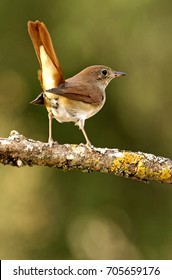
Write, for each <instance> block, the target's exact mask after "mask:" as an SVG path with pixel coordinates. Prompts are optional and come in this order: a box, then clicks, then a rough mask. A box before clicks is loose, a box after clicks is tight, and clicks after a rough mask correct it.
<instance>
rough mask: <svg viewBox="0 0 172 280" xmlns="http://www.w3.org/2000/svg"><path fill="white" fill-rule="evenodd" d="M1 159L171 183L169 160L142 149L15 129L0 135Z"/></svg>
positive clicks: (24, 163)
mask: <svg viewBox="0 0 172 280" xmlns="http://www.w3.org/2000/svg"><path fill="white" fill-rule="evenodd" d="M0 163H2V164H4V165H7V164H8V165H11V166H17V167H22V166H25V165H28V166H33V165H39V166H49V167H56V168H60V169H63V170H74V169H75V170H81V171H83V172H92V171H97V172H102V173H113V174H115V175H118V176H124V177H126V178H132V179H138V180H143V181H149V180H155V181H158V182H164V183H170V184H171V183H172V161H171V160H170V159H167V158H163V157H159V156H155V155H152V154H147V153H141V152H136V153H135V152H130V151H124V150H118V149H107V148H93V149H92V150H90V149H88V148H87V147H86V146H85V145H83V144H80V145H72V144H65V145H58V144H54V145H53V147H52V148H50V147H49V145H48V144H47V143H42V142H39V141H35V140H31V139H27V138H26V137H24V136H23V135H20V134H19V133H18V132H16V131H12V132H11V133H10V136H9V137H8V138H0Z"/></svg>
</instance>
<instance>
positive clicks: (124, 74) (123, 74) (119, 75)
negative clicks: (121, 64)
mask: <svg viewBox="0 0 172 280" xmlns="http://www.w3.org/2000/svg"><path fill="white" fill-rule="evenodd" d="M126 75H127V74H126V73H124V72H117V71H113V76H114V78H117V77H121V76H126Z"/></svg>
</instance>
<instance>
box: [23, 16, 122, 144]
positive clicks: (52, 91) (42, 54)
mask: <svg viewBox="0 0 172 280" xmlns="http://www.w3.org/2000/svg"><path fill="white" fill-rule="evenodd" d="M28 31H29V35H30V37H31V40H32V43H33V46H34V48H35V52H36V54H37V57H38V61H39V64H40V68H41V69H40V70H38V79H39V80H40V83H41V86H42V88H43V92H42V93H41V94H40V95H39V96H38V97H37V98H36V99H34V100H33V101H32V102H31V103H33V104H36V105H45V107H46V108H47V111H48V117H49V139H48V142H49V145H50V147H52V144H53V138H52V119H53V118H55V119H56V120H58V121H59V122H74V123H75V125H78V126H79V128H80V129H81V130H82V132H83V135H84V137H85V139H86V145H87V146H88V147H91V143H90V141H89V139H88V137H87V134H86V132H85V130H84V124H85V120H86V119H88V118H90V117H92V116H93V115H95V114H96V113H97V112H98V111H99V110H100V109H101V108H102V107H103V105H104V103H105V100H106V93H105V89H106V87H107V85H108V84H109V82H110V81H111V80H112V79H114V78H116V77H120V76H125V75H126V74H125V73H123V72H117V71H114V70H112V69H111V68H110V67H107V66H103V65H94V66H90V67H87V68H85V69H84V70H82V71H81V72H79V73H78V74H76V75H75V76H73V77H72V78H69V79H67V80H65V79H64V76H63V74H62V70H61V67H60V63H59V61H58V58H57V56H56V54H55V51H54V48H53V44H52V41H51V37H50V34H49V32H48V30H47V28H46V26H45V24H44V23H43V22H40V21H38V20H37V21H35V22H32V21H29V22H28Z"/></svg>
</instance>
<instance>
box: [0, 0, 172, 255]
mask: <svg viewBox="0 0 172 280" xmlns="http://www.w3.org/2000/svg"><path fill="white" fill-rule="evenodd" d="M0 18H1V24H0V34H1V44H0V94H1V98H0V108H1V110H0V136H1V137H8V136H9V133H10V131H11V130H13V129H15V130H17V131H19V132H20V133H21V134H23V135H25V136H26V137H29V138H32V139H37V140H41V141H44V142H46V141H47V137H48V120H47V112H46V110H45V108H42V107H36V106H32V105H30V104H29V102H30V101H31V100H32V99H34V98H35V97H36V96H37V95H38V94H39V93H40V92H41V90H42V89H41V87H40V84H39V82H38V80H37V69H38V61H37V58H36V55H35V53H34V50H33V46H32V44H31V41H30V38H29V36H28V32H27V21H28V20H36V19H39V20H41V21H44V22H45V24H46V25H47V27H48V29H49V31H50V34H51V36H52V40H53V43H54V47H55V50H56V53H57V54H58V57H59V60H60V62H61V66H62V69H63V73H64V76H65V77H66V78H67V77H70V76H72V75H74V74H76V73H77V72H79V71H80V70H82V69H83V68H85V67H87V66H89V65H94V64H105V65H108V66H110V67H112V68H113V69H114V70H118V71H123V72H126V73H127V74H128V76H127V77H124V78H120V79H116V80H114V81H112V82H111V84H110V85H109V86H108V88H107V90H106V92H107V101H106V104H105V106H104V108H103V109H102V110H101V111H100V112H99V113H98V114H97V115H96V116H94V117H93V118H91V119H89V120H87V121H86V131H87V133H88V136H89V138H90V140H91V142H92V143H93V144H94V145H95V146H96V147H109V148H110V147H112V148H119V149H128V150H132V151H142V152H148V153H154V154H156V155H161V156H165V157H169V158H170V157H171V153H172V148H171V142H172V130H171V120H172V110H171V107H172V95H171V91H172V84H171V80H172V79H171V74H172V47H171V45H172V2H171V1H170V0H164V1H157V0H144V1H142V0H130V1H129V0H107V1H103V2H102V1H98V0H82V1H79V0H73V1H60V0H58V1H57V0H49V1H45V0H42V1H33V0H28V1H26V0H25V1H22V0H17V1H10V0H6V1H1V3H0ZM53 134H54V139H57V140H58V141H59V142H60V143H80V142H82V141H84V139H83V136H82V133H81V132H80V131H79V130H78V128H77V127H75V126H74V125H73V124H72V123H68V124H58V123H57V122H56V121H54V124H53ZM0 169H1V170H0V171H1V180H0V182H1V184H0V186H1V187H0V190H1V191H0V259H171V258H172V186H170V185H165V184H158V183H156V182H151V183H149V184H145V183H142V182H137V181H132V180H130V179H124V178H119V177H116V176H114V175H108V174H99V173H92V174H86V173H81V172H66V173H65V172H62V171H60V170H57V169H50V168H43V167H41V168H39V167H32V168H29V167H24V168H21V169H17V168H13V167H10V166H5V167H4V166H0Z"/></svg>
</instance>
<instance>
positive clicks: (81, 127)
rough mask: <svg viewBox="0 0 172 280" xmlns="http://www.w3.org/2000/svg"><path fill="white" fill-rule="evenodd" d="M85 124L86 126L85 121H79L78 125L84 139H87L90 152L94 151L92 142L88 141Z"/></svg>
mask: <svg viewBox="0 0 172 280" xmlns="http://www.w3.org/2000/svg"><path fill="white" fill-rule="evenodd" d="M84 124H85V120H79V121H78V123H77V125H78V126H79V129H81V131H82V133H83V135H84V137H85V140H86V146H87V147H88V149H89V150H92V145H91V142H90V140H89V139H88V136H87V134H86V132H85V129H84Z"/></svg>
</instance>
